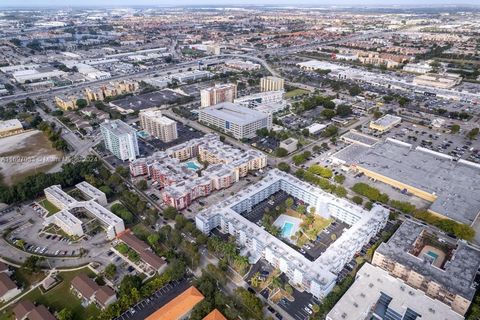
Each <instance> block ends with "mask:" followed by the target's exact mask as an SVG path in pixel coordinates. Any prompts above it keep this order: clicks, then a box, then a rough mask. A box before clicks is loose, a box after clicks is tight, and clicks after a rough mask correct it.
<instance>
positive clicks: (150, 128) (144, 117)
mask: <svg viewBox="0 0 480 320" xmlns="http://www.w3.org/2000/svg"><path fill="white" fill-rule="evenodd" d="M140 126H141V127H142V129H143V130H145V131H146V132H147V133H148V134H150V135H151V136H154V137H155V138H158V139H160V140H162V141H163V142H171V141H173V140H175V139H177V138H178V132H177V123H176V122H175V121H174V120H172V119H170V118H167V117H165V116H163V115H162V112H161V111H160V109H158V108H150V109H145V110H142V111H140Z"/></svg>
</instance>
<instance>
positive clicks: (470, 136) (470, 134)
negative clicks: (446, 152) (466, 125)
mask: <svg viewBox="0 0 480 320" xmlns="http://www.w3.org/2000/svg"><path fill="white" fill-rule="evenodd" d="M479 131H480V129H479V128H473V129H472V130H470V131H469V132H468V133H467V137H468V139H470V140H474V139H476V137H477V136H478V132H479Z"/></svg>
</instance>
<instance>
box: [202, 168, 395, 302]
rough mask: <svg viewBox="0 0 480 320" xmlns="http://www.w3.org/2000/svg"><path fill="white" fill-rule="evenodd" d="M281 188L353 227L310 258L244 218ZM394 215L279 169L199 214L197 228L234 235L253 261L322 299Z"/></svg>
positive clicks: (321, 211) (326, 214) (318, 212)
mask: <svg viewBox="0 0 480 320" xmlns="http://www.w3.org/2000/svg"><path fill="white" fill-rule="evenodd" d="M280 190H283V191H284V192H286V193H288V194H290V195H291V196H292V197H295V198H297V199H299V200H300V201H303V202H304V203H305V204H308V206H310V207H313V208H315V212H316V214H319V215H321V216H322V217H325V218H335V219H338V220H340V221H342V222H344V223H346V224H348V225H350V228H349V229H347V230H345V231H344V233H343V234H342V235H341V236H340V237H339V238H338V239H337V240H336V241H335V242H333V243H332V244H331V245H330V246H329V247H328V248H327V249H326V251H325V252H323V254H321V255H320V256H319V257H318V258H317V259H316V260H314V261H311V260H309V259H307V258H306V257H305V256H304V255H303V254H302V253H300V252H299V251H297V250H296V249H294V248H292V247H291V246H290V245H288V244H287V243H285V242H283V241H282V240H280V239H278V238H277V237H275V236H273V235H271V234H270V233H268V232H267V231H266V230H265V229H264V228H262V227H260V226H258V225H257V224H256V223H253V222H251V221H250V220H248V219H247V218H245V217H244V216H243V214H244V213H247V212H249V211H251V210H252V207H254V206H255V205H256V204H258V203H260V202H262V201H264V200H266V199H268V198H269V197H270V196H271V195H273V194H274V193H276V192H278V191H280ZM388 213H389V211H388V210H387V209H385V208H383V207H381V206H378V205H374V207H373V208H372V210H370V211H366V210H364V209H362V208H361V207H359V206H357V205H353V204H352V203H350V202H348V201H347V200H344V199H340V198H337V197H335V196H333V195H331V194H329V193H326V192H325V191H323V190H321V189H319V188H316V187H314V186H312V185H310V184H308V183H306V182H303V181H301V180H299V179H297V178H295V177H293V176H291V175H289V174H287V173H284V172H282V171H280V170H278V169H273V170H271V171H269V173H268V174H267V176H266V177H264V178H263V179H262V180H261V181H260V182H258V183H256V184H254V185H251V186H249V187H248V188H246V189H245V190H242V191H241V192H239V193H237V194H236V195H234V196H232V197H230V198H228V199H225V200H224V201H222V202H221V203H218V204H215V205H212V206H211V207H209V208H207V209H205V210H203V211H201V212H199V213H198V214H197V216H196V218H195V219H196V226H197V228H198V229H199V230H200V231H202V232H203V233H205V234H210V232H211V231H212V230H213V229H215V228H218V229H220V231H221V232H222V233H226V234H230V235H232V236H234V237H235V238H236V242H237V245H238V246H240V247H241V252H243V253H244V254H245V255H248V256H249V260H250V262H251V263H255V262H257V261H258V260H259V259H261V258H264V259H265V260H266V261H268V262H269V263H270V264H272V265H273V266H274V267H275V268H279V269H280V270H281V271H282V272H283V273H285V275H286V276H287V277H288V278H289V280H290V283H292V284H294V285H295V286H298V287H300V288H301V289H304V290H306V291H308V292H310V293H311V294H312V295H314V296H315V297H317V298H318V299H322V298H323V297H325V296H326V295H327V294H328V293H329V292H330V291H331V290H332V289H333V287H334V286H335V283H336V279H337V274H338V273H339V272H340V271H341V270H342V269H343V267H344V265H345V264H346V263H348V262H349V261H351V259H352V258H353V257H354V256H355V254H356V253H357V252H359V251H360V250H361V248H362V247H363V246H364V245H365V244H367V243H368V242H369V241H370V239H371V238H372V237H373V236H374V235H375V234H376V233H377V232H379V231H380V230H381V229H382V228H383V227H384V226H385V224H386V221H387V219H388Z"/></svg>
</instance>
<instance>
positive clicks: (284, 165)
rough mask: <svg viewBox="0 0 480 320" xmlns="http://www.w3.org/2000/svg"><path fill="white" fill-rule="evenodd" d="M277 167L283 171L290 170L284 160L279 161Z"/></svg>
mask: <svg viewBox="0 0 480 320" xmlns="http://www.w3.org/2000/svg"><path fill="white" fill-rule="evenodd" d="M277 167H278V169H280V170H282V171H284V172H290V165H289V164H288V163H286V162H280V163H279V164H278V165H277Z"/></svg>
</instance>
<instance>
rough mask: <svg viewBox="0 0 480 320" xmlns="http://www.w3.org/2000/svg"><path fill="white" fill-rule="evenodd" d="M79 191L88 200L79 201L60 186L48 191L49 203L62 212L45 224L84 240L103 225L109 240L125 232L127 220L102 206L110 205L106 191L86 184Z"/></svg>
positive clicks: (51, 217)
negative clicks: (52, 225)
mask: <svg viewBox="0 0 480 320" xmlns="http://www.w3.org/2000/svg"><path fill="white" fill-rule="evenodd" d="M76 188H77V189H78V190H79V191H80V192H82V194H83V195H84V196H85V197H87V198H88V200H86V201H78V200H76V199H75V198H73V197H72V196H70V195H69V194H68V193H66V192H65V191H63V190H62V188H61V186H59V185H53V186H50V187H48V188H46V189H45V190H44V192H45V197H46V198H47V200H48V201H50V202H51V203H52V204H53V205H54V206H56V207H57V208H59V209H60V211H59V212H57V213H55V214H54V215H51V216H49V217H47V218H46V219H45V221H44V224H45V225H49V224H55V225H57V226H58V227H60V228H61V229H62V230H63V231H64V232H66V233H67V234H69V235H72V236H77V237H82V236H83V235H85V233H87V232H89V231H90V230H92V229H94V228H96V227H97V225H98V224H100V225H101V226H102V227H103V228H104V230H105V232H106V234H107V238H108V239H109V240H111V239H114V238H115V237H116V236H117V235H118V234H119V233H121V232H122V231H124V230H125V225H124V224H123V220H122V219H121V218H119V217H117V216H116V215H115V214H113V213H112V212H110V211H109V210H108V209H106V208H105V207H103V206H102V205H106V204H107V199H106V196H105V194H104V193H103V192H102V191H100V190H98V189H97V188H95V187H94V186H92V185H91V184H89V183H88V182H86V181H83V182H81V183H79V184H77V185H76Z"/></svg>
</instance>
